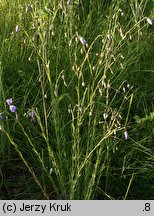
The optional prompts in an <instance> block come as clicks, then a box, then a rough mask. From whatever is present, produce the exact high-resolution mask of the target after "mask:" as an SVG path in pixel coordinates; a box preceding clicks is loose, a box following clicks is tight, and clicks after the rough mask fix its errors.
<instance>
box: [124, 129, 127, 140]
mask: <svg viewBox="0 0 154 216" xmlns="http://www.w3.org/2000/svg"><path fill="white" fill-rule="evenodd" d="M124 135H125V140H128V132H127V131H125V133H124Z"/></svg>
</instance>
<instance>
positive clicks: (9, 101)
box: [6, 98, 12, 106]
mask: <svg viewBox="0 0 154 216" xmlns="http://www.w3.org/2000/svg"><path fill="white" fill-rule="evenodd" d="M6 103H7V104H8V105H9V106H11V105H12V98H9V99H7V100H6Z"/></svg>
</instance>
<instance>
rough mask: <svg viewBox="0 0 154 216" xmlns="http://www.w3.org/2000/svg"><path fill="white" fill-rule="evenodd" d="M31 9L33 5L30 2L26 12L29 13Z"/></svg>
mask: <svg viewBox="0 0 154 216" xmlns="http://www.w3.org/2000/svg"><path fill="white" fill-rule="evenodd" d="M30 9H31V5H30V4H28V5H27V7H26V13H29V11H30Z"/></svg>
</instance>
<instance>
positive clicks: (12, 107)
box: [9, 105, 17, 113]
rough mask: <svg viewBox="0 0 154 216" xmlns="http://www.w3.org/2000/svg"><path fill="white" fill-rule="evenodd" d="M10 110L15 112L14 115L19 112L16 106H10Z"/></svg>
mask: <svg viewBox="0 0 154 216" xmlns="http://www.w3.org/2000/svg"><path fill="white" fill-rule="evenodd" d="M9 108H10V111H11V112H13V113H14V112H16V110H17V107H16V106H14V105H10V107H9Z"/></svg>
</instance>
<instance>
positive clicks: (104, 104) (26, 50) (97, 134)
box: [0, 0, 154, 199]
mask: <svg viewBox="0 0 154 216" xmlns="http://www.w3.org/2000/svg"><path fill="white" fill-rule="evenodd" d="M152 4H153V2H152V1H138V0H131V1H128V4H126V3H125V1H122V0H121V1H118V2H117V3H116V2H115V1H112V0H111V1H107V2H106V1H100V0H97V1H93V0H88V1H82V0H81V1H78V0H77V1H65V0H54V1H49V0H42V1H29V2H27V1H21V0H18V1H9V0H5V1H3V3H2V4H1V5H2V7H1V11H0V12H1V14H2V16H1V17H2V19H1V20H0V26H1V28H0V29H1V30H0V31H1V32H0V39H1V41H2V43H1V47H0V53H1V55H0V62H1V67H0V97H1V99H0V113H1V115H2V119H1V120H0V121H1V122H0V129H1V130H0V136H1V143H2V145H1V147H0V151H1V153H2V154H1V167H2V171H1V174H0V177H1V179H2V181H1V182H2V184H1V188H2V190H1V191H2V192H1V197H2V198H4V197H7V198H8V199H11V198H17V199H21V198H22V199H25V198H27V199H44V198H45V199H53V198H54V199H134V198H135V199H144V194H146V197H147V199H152V198H153V197H152V196H153V194H154V193H152V190H151V187H152V184H151V179H152V178H153V177H154V172H153V168H152V167H153V166H152V165H153V161H154V160H153V143H152V137H153V131H152V130H151V128H152V122H153V101H152V98H153V92H152V89H153V82H154V78H153V66H154V65H153V61H152V60H151V59H152V58H153V56H154V55H153V49H152V46H153V42H154V39H153V25H150V23H149V22H148V21H147V18H150V19H151V20H152V17H151V15H152V9H151V6H150V5H152ZM8 98H13V105H16V106H17V112H16V113H10V110H9V107H8V105H7V104H6V99H8ZM147 110H148V111H147ZM32 112H34V113H35V115H34V116H32ZM147 113H151V114H147ZM138 116H140V117H138ZM147 122H148V124H147ZM142 124H146V125H147V127H143V125H142ZM143 130H144V133H143ZM125 132H128V140H127V138H126V137H125V136H124V134H125ZM10 144H11V145H10ZM6 158H7V159H6ZM13 158H15V160H14V162H12V161H13ZM16 161H18V163H19V164H18V166H17V165H16ZM14 165H15V168H13V167H14ZM23 167H24V168H23ZM16 169H20V170H22V174H21V175H20V178H19V180H18V184H19V187H18V190H17V191H15V190H14V193H13V194H12V195H11V194H10V191H9V190H11V188H12V187H13V188H14V189H15V188H16V185H13V186H12V185H11V186H10V182H11V180H9V178H11V176H12V178H15V179H17V178H18V176H19V174H18V172H17V173H16V172H15V171H14V170H16ZM51 171H52V172H51ZM10 172H13V174H12V175H11V174H10ZM149 173H151V174H150V175H149ZM143 176H144V180H145V184H146V181H147V177H146V176H148V182H149V187H148V188H147V187H146V186H145V184H142V188H141V187H139V185H138V188H137V192H135V191H133V187H135V188H136V187H137V186H136V184H137V182H141V178H143ZM5 180H6V183H5ZM23 181H26V182H25V183H24V184H23ZM13 182H14V181H13ZM23 191H24V194H25V195H22V194H23ZM141 191H143V192H142V194H143V196H141ZM147 194H148V196H147Z"/></svg>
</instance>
